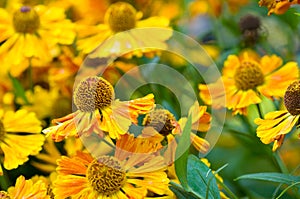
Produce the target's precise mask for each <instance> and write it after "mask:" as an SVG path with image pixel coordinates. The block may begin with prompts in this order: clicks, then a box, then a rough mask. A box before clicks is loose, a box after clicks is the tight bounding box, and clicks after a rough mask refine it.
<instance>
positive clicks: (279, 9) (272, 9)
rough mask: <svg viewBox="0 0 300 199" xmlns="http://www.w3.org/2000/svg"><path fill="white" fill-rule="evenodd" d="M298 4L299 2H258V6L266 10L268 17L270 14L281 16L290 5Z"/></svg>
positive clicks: (282, 0) (277, 0) (289, 0)
mask: <svg viewBox="0 0 300 199" xmlns="http://www.w3.org/2000/svg"><path fill="white" fill-rule="evenodd" d="M299 3H300V1H299V0H260V1H259V2H258V4H259V6H266V7H267V8H268V10H269V11H268V15H271V14H272V13H275V14H283V13H285V12H286V11H287V10H288V9H289V8H290V7H291V5H293V4H299Z"/></svg>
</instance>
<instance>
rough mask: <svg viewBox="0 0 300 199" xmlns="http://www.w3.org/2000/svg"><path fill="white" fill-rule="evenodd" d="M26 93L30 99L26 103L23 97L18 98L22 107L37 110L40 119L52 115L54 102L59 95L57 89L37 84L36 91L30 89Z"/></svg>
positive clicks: (30, 110)
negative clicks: (48, 88) (45, 87)
mask: <svg viewBox="0 0 300 199" xmlns="http://www.w3.org/2000/svg"><path fill="white" fill-rule="evenodd" d="M25 95H26V97H27V99H28V101H29V104H26V103H25V102H24V101H23V100H22V99H18V100H17V102H18V104H20V105H22V109H24V110H27V111H29V112H35V114H36V115H37V117H38V118H39V119H44V118H46V117H50V116H51V115H52V111H53V104H54V103H55V101H56V100H57V99H58V97H59V92H58V90H57V89H51V90H47V89H44V88H42V87H41V86H35V87H34V92H32V91H31V90H28V91H26V92H25Z"/></svg>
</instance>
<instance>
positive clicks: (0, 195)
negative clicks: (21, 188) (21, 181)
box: [0, 191, 10, 199]
mask: <svg viewBox="0 0 300 199" xmlns="http://www.w3.org/2000/svg"><path fill="white" fill-rule="evenodd" d="M0 199H10V196H9V195H8V193H6V192H5V191H0Z"/></svg>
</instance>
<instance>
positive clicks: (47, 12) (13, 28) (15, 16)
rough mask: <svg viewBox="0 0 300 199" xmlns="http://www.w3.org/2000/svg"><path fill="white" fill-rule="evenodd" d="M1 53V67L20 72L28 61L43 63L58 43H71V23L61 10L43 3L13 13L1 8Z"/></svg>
mask: <svg viewBox="0 0 300 199" xmlns="http://www.w3.org/2000/svg"><path fill="white" fill-rule="evenodd" d="M0 33H1V36H0V42H3V43H2V45H1V46H0V57H3V59H1V61H2V63H1V65H2V67H3V68H4V69H6V70H9V71H10V73H11V74H12V75H13V76H19V75H20V74H21V73H22V72H23V71H24V70H26V69H27V68H28V67H29V65H32V66H42V65H44V64H45V63H48V62H50V61H51V60H52V58H53V56H55V55H54V54H53V52H54V49H55V48H57V45H58V44H63V45H70V44H72V42H73V40H74V38H75V31H74V26H73V24H72V23H71V22H70V21H69V20H67V19H65V14H64V10H63V9H60V8H55V7H49V8H47V7H45V6H42V5H39V6H35V7H29V6H22V7H20V8H19V9H17V10H15V11H14V12H13V13H11V12H8V11H6V10H5V9H2V8H1V9H0Z"/></svg>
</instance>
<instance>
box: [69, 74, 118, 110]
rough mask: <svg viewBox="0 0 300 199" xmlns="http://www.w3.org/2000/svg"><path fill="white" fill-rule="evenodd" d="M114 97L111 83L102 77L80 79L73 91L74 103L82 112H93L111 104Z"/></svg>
mask: <svg viewBox="0 0 300 199" xmlns="http://www.w3.org/2000/svg"><path fill="white" fill-rule="evenodd" d="M113 99H114V89H113V87H112V85H111V84H110V83H109V82H108V81H106V80H105V79H103V78H102V77H97V76H92V77H87V78H86V79H83V80H81V82H80V83H79V84H78V86H77V87H76V89H75V91H74V103H75V105H76V107H77V108H78V109H79V110H81V111H83V112H93V111H95V110H97V109H100V110H101V109H103V108H105V107H107V106H109V105H111V103H112V101H113Z"/></svg>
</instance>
